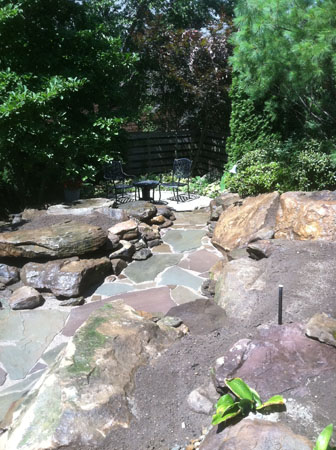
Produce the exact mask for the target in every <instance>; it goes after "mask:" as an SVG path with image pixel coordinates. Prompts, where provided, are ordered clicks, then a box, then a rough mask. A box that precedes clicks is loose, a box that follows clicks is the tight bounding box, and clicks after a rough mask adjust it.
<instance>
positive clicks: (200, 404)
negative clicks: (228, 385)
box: [187, 387, 218, 415]
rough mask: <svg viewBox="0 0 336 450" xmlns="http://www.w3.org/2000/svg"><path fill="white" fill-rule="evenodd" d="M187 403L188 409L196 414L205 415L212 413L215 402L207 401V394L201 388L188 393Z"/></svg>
mask: <svg viewBox="0 0 336 450" xmlns="http://www.w3.org/2000/svg"><path fill="white" fill-rule="evenodd" d="M217 397H218V394H217ZM187 401H188V405H189V408H190V409H191V410H192V411H194V412H196V413H199V414H207V415H209V414H212V413H214V405H215V403H216V401H215V402H214V401H213V399H209V398H208V393H207V392H206V391H205V390H204V389H203V388H201V387H199V388H197V389H194V390H193V391H192V392H190V394H189V395H188V400H187Z"/></svg>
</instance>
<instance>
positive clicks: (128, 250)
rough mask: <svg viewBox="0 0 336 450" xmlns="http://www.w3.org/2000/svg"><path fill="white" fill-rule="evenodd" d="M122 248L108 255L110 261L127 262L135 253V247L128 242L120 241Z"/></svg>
mask: <svg viewBox="0 0 336 450" xmlns="http://www.w3.org/2000/svg"><path fill="white" fill-rule="evenodd" d="M120 244H121V245H122V247H121V248H120V249H119V250H116V251H115V252H112V253H111V254H110V255H109V258H110V259H120V258H121V259H125V260H126V261H129V260H130V259H131V258H132V256H133V254H134V253H135V247H134V245H133V244H131V243H130V242H128V241H124V240H121V241H120Z"/></svg>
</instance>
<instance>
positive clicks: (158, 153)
mask: <svg viewBox="0 0 336 450" xmlns="http://www.w3.org/2000/svg"><path fill="white" fill-rule="evenodd" d="M198 145H199V138H196V137H194V136H193V135H192V134H191V132H190V131H179V132H168V133H164V132H148V133H130V134H129V137H128V150H127V164H126V169H127V172H129V173H132V174H134V175H140V174H145V173H163V172H168V171H170V170H172V167H173V160H174V159H175V158H189V159H192V160H193V161H195V166H194V167H193V172H194V174H205V173H208V172H212V173H214V172H215V173H217V172H218V173H221V172H222V168H223V165H224V164H225V162H226V153H225V138H224V137H223V136H221V135H220V134H217V133H213V132H211V131H209V132H207V134H206V137H205V139H204V142H203V146H202V149H201V151H200V153H199V157H198V158H197V151H198Z"/></svg>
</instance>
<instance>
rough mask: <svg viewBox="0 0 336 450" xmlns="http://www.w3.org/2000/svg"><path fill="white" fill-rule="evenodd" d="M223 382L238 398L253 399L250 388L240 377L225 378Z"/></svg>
mask: <svg viewBox="0 0 336 450" xmlns="http://www.w3.org/2000/svg"><path fill="white" fill-rule="evenodd" d="M225 384H226V385H227V387H228V388H229V389H230V390H231V391H232V392H233V393H234V394H235V395H236V396H237V397H238V398H240V399H242V398H245V399H247V400H250V401H251V402H253V401H254V398H253V394H252V392H251V389H250V388H249V386H248V385H247V384H246V383H245V382H244V381H243V380H242V379H241V378H231V379H229V378H226V379H225Z"/></svg>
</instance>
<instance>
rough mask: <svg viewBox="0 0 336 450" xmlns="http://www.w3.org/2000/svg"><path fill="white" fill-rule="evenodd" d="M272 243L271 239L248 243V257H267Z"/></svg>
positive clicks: (269, 254) (271, 248) (270, 252)
mask: <svg viewBox="0 0 336 450" xmlns="http://www.w3.org/2000/svg"><path fill="white" fill-rule="evenodd" d="M272 250H273V247H272V243H271V241H266V240H260V241H257V242H254V243H250V244H248V246H247V248H246V251H247V253H248V254H249V255H250V258H252V259H256V260H257V261H259V259H263V258H268V257H270V256H271V254H272Z"/></svg>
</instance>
